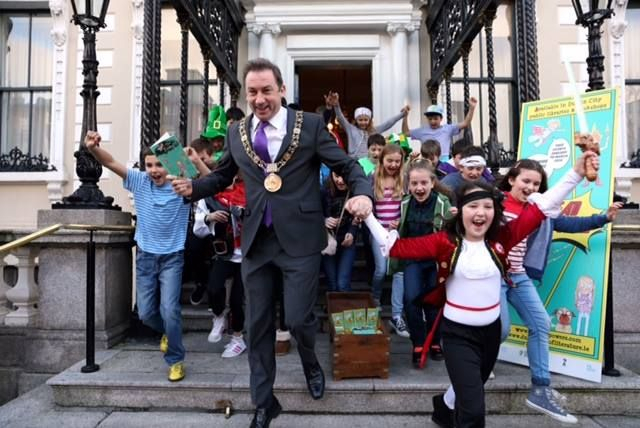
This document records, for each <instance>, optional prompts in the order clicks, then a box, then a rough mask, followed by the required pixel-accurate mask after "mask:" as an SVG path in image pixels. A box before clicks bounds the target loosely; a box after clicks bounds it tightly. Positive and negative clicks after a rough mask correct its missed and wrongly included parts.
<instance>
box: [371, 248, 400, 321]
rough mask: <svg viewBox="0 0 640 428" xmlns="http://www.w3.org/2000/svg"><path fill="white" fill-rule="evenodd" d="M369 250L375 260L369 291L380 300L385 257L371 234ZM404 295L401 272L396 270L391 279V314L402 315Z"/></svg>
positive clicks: (385, 264) (385, 268) (384, 272)
mask: <svg viewBox="0 0 640 428" xmlns="http://www.w3.org/2000/svg"><path fill="white" fill-rule="evenodd" d="M371 251H372V252H373V260H374V262H375V265H376V267H375V270H374V272H373V279H372V280H371V291H372V293H373V298H374V299H376V300H378V301H380V296H381V295H382V283H383V282H384V278H385V276H386V274H387V258H386V257H385V256H384V255H382V251H380V246H379V245H378V243H377V242H376V240H375V239H374V238H373V236H371ZM403 296H404V279H403V277H402V272H396V273H394V274H393V277H392V279H391V316H393V317H399V316H401V315H402V309H403V304H402V299H403Z"/></svg>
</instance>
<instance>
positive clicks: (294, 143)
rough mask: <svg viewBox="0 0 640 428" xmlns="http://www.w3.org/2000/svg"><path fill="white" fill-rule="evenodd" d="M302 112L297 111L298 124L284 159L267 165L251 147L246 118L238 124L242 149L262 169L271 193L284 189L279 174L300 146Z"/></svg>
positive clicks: (267, 187) (265, 182)
mask: <svg viewBox="0 0 640 428" xmlns="http://www.w3.org/2000/svg"><path fill="white" fill-rule="evenodd" d="M302 117H303V113H302V111H300V110H298V111H296V122H295V124H294V126H293V135H292V137H291V144H290V145H289V147H288V148H287V151H286V152H285V153H284V154H283V155H282V159H280V160H279V161H278V162H275V163H266V162H265V161H264V160H262V159H261V158H260V156H258V154H257V153H256V151H255V150H254V149H253V147H251V144H250V143H249V137H248V136H247V128H246V118H243V119H242V120H241V121H240V123H239V124H238V130H239V131H240V140H241V141H242V147H244V151H245V152H246V153H247V156H249V159H251V160H252V161H253V163H255V164H256V165H258V166H259V167H260V168H262V169H263V170H264V171H265V173H266V174H267V176H266V177H265V178H264V188H265V189H267V190H268V191H269V192H277V191H278V190H280V188H281V187H282V178H280V176H279V175H278V174H277V173H278V172H279V171H280V169H282V167H283V166H285V164H286V163H287V162H288V161H289V159H291V157H292V156H293V154H294V153H295V151H296V149H297V148H298V146H299V145H300V133H301V132H302Z"/></svg>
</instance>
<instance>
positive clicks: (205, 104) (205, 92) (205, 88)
mask: <svg viewBox="0 0 640 428" xmlns="http://www.w3.org/2000/svg"><path fill="white" fill-rule="evenodd" d="M210 57H211V54H210V53H209V49H207V48H204V49H202V60H203V62H204V64H203V65H204V67H203V69H204V72H203V76H202V123H203V128H204V127H205V126H206V124H207V120H208V119H209V62H210V59H209V58H210Z"/></svg>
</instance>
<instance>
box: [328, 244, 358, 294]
mask: <svg viewBox="0 0 640 428" xmlns="http://www.w3.org/2000/svg"><path fill="white" fill-rule="evenodd" d="M355 258H356V244H355V242H354V243H353V244H351V245H350V246H349V247H343V246H342V245H340V243H338V248H337V250H336V253H335V254H334V255H333V256H328V255H323V256H322V269H323V270H324V274H325V276H326V277H327V291H351V272H352V271H353V261H354V260H355Z"/></svg>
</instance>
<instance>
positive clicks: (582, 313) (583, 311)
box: [575, 275, 596, 336]
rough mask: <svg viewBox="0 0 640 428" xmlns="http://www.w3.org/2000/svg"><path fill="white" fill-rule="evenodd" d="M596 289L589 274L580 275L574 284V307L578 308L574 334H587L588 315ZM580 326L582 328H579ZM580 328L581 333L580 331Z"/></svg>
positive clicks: (591, 308)
mask: <svg viewBox="0 0 640 428" xmlns="http://www.w3.org/2000/svg"><path fill="white" fill-rule="evenodd" d="M595 291H596V283H595V282H594V281H593V278H591V277H590V276H586V275H584V276H581V277H580V278H578V284H577V285H576V301H575V303H576V309H577V310H578V320H577V326H576V334H577V335H580V336H588V332H589V317H590V315H591V311H592V310H593V300H594V294H595ZM581 327H582V329H581ZM581 330H582V333H581Z"/></svg>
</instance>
